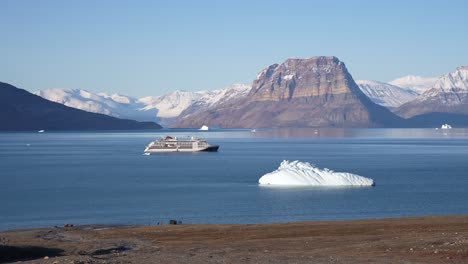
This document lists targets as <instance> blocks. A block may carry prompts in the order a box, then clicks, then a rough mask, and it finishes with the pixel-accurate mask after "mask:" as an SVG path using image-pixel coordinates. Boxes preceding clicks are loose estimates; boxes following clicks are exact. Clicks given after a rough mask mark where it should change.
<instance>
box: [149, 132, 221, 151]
mask: <svg viewBox="0 0 468 264" xmlns="http://www.w3.org/2000/svg"><path fill="white" fill-rule="evenodd" d="M218 148H219V145H210V144H208V142H207V141H206V140H203V139H198V138H195V137H191V138H187V139H177V137H171V136H166V137H165V138H161V139H159V140H155V141H153V142H151V143H149V144H148V146H146V148H145V153H146V154H152V153H162V152H196V151H218Z"/></svg>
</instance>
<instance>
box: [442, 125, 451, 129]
mask: <svg viewBox="0 0 468 264" xmlns="http://www.w3.org/2000/svg"><path fill="white" fill-rule="evenodd" d="M440 129H452V126H451V125H449V124H443V125H442V126H441V127H440Z"/></svg>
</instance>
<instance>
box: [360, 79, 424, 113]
mask: <svg viewBox="0 0 468 264" xmlns="http://www.w3.org/2000/svg"><path fill="white" fill-rule="evenodd" d="M356 84H357V85H358V86H359V88H360V89H361V91H362V92H363V93H364V94H365V95H367V97H369V98H370V99H371V100H372V101H373V102H374V103H376V104H379V105H382V106H385V107H389V108H394V107H398V106H400V105H402V104H404V103H406V102H409V101H411V100H413V99H415V98H416V97H417V96H418V93H416V92H414V91H412V90H410V89H404V88H401V87H398V86H395V85H391V84H388V83H383V82H378V81H369V80H357V81H356Z"/></svg>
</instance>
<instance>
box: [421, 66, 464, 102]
mask: <svg viewBox="0 0 468 264" xmlns="http://www.w3.org/2000/svg"><path fill="white" fill-rule="evenodd" d="M467 94H468V66H461V67H458V68H457V69H456V70H455V71H454V72H451V73H448V74H445V75H442V76H441V77H440V78H439V79H438V80H437V81H436V83H435V84H434V86H433V88H432V89H430V90H428V91H427V92H425V93H424V94H422V95H421V97H420V98H418V99H419V100H425V99H427V98H431V97H439V98H440V99H441V100H442V101H444V102H445V103H446V104H459V103H466V97H467Z"/></svg>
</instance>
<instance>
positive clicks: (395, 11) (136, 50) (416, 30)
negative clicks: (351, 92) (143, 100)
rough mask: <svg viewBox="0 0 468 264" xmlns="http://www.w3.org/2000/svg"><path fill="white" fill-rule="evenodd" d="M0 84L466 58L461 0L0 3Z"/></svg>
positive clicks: (130, 91)
mask: <svg viewBox="0 0 468 264" xmlns="http://www.w3.org/2000/svg"><path fill="white" fill-rule="evenodd" d="M0 8H1V9H2V10H3V11H4V14H3V15H2V17H0V22H1V23H0V32H1V33H2V36H4V40H3V42H2V45H0V52H1V54H2V55H3V58H4V59H3V60H2V62H1V63H0V72H1V74H0V81H1V82H7V83H11V84H12V85H15V86H17V87H19V88H23V89H27V90H29V91H35V90H43V89H48V88H73V89H85V90H89V91H91V92H107V93H120V94H126V95H131V96H135V97H141V96H148V95H162V94H165V93H167V92H170V91H174V90H188V91H198V90H214V89H219V88H223V87H226V86H229V85H231V84H234V83H246V84H250V83H251V82H252V81H253V80H254V79H255V76H256V75H257V74H258V72H259V71H260V70H262V69H263V68H265V67H267V66H269V65H271V64H273V63H281V62H283V61H284V60H286V59H287V58H291V57H295V58H310V57H314V56H336V57H338V58H339V59H340V60H341V61H343V62H344V63H345V64H346V66H347V68H348V70H349V72H350V73H351V75H352V76H353V77H354V79H355V80H358V79H365V80H377V81H382V82H388V81H390V80H393V79H395V78H399V77H402V76H405V75H420V76H428V77H437V76H440V75H442V74H446V73H449V72H452V71H454V70H455V69H456V68H457V67H459V66H462V65H467V64H468V53H466V52H463V50H464V49H465V48H466V46H468V34H467V32H466V29H465V28H466V27H465V25H468V16H466V10H468V2H466V1H462V0H452V1H420V0H414V1H408V2H406V1H388V2H377V1H357V0H355V1H336V2H333V3H324V2H323V1H292V2H289V3H284V2H280V1H236V2H219V1H197V2H191V1H173V2H158V1H137V2H136V3H135V2H132V3H130V2H125V1H99V2H93V1H79V2H73V1H50V0H49V1H32V0H15V1H10V0H6V1H1V2H0Z"/></svg>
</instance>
